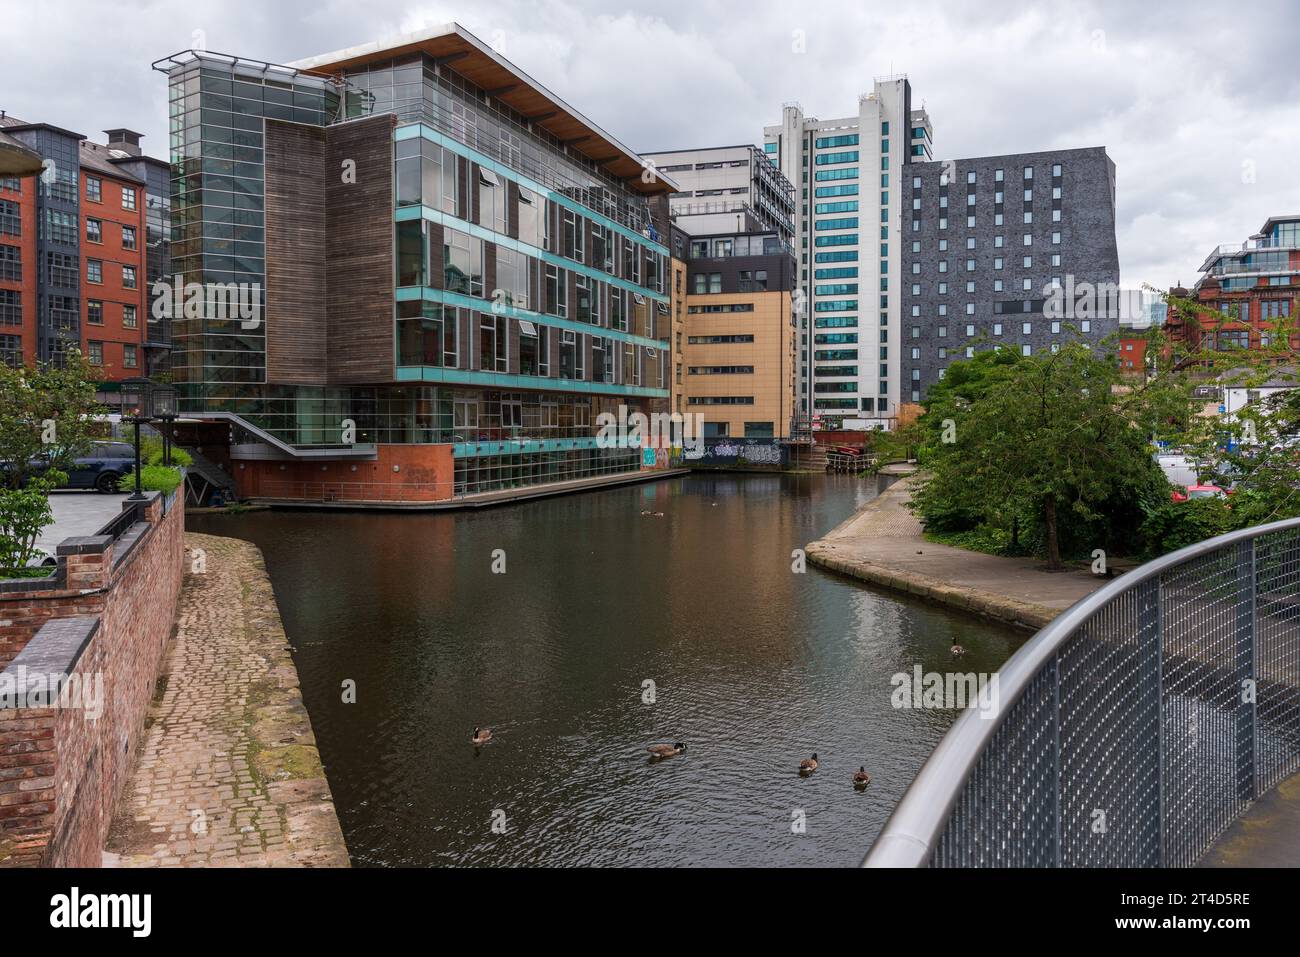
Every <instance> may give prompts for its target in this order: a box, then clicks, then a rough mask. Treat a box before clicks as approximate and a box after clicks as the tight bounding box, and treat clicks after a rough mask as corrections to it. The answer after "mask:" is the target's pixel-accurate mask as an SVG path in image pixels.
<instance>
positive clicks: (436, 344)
mask: <svg viewBox="0 0 1300 957" xmlns="http://www.w3.org/2000/svg"><path fill="white" fill-rule="evenodd" d="M462 312H464V310H462ZM456 315H457V311H456V309H455V308H454V307H453V306H443V305H440V304H438V303H434V302H419V301H408V302H399V303H398V304H397V340H398V364H399V365H406V366H444V367H446V368H455V367H456V365H457V350H456V326H457V324H456Z"/></svg>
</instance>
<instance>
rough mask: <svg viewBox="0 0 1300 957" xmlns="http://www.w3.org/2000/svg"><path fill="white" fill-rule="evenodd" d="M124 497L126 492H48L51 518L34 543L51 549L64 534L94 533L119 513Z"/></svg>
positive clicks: (66, 536) (70, 535) (64, 536)
mask: <svg viewBox="0 0 1300 957" xmlns="http://www.w3.org/2000/svg"><path fill="white" fill-rule="evenodd" d="M125 501H126V493H125V492H112V493H108V494H105V493H104V492H72V491H60V492H51V493H50V509H51V510H52V511H53V512H54V522H53V524H51V525H47V526H45V528H44V529H42V531H41V534H40V537H39V538H37V539H36V544H37V545H40V546H41V547H43V548H46V549H49V551H50V552H51V553H53V552H54V549H55V548H56V547H58V544H59V543H60V542H61V541H63V540H64V539H65V538H71V537H73V536H81V535H94V534H95V533H96V532H97V531H99V530H100V529H101V528H103V527H104V526H105V525H107V524H108V523H109V522H111V521H112V520H113V519H115V518H117V517H118V516H119V515H121V514H122V503H123V502H125Z"/></svg>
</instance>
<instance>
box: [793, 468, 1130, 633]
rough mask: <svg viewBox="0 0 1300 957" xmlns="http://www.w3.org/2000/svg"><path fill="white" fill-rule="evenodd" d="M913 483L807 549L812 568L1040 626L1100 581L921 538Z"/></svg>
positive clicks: (867, 507) (895, 489) (1077, 572)
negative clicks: (911, 503) (910, 507)
mask: <svg viewBox="0 0 1300 957" xmlns="http://www.w3.org/2000/svg"><path fill="white" fill-rule="evenodd" d="M912 481H913V479H911V478H905V479H902V480H901V481H899V482H897V483H896V484H894V485H892V486H890V488H889V489H888V490H886V491H885V492H884V493H883V494H882V495H881V496H880V497H879V498H876V499H874V500H872V501H871V502H868V503H867V504H866V505H865V506H863V508H862V509H860V510H859V511H858V513H857V514H856V515H854V516H853V517H852V518H851V519H849V520H848V521H847V522H844V523H843V524H842V525H840V526H839V527H838V528H836V529H835V530H833V531H832V532H831V533H830V534H828V535H827V536H826V537H825V538H823V539H821V540H819V541H816V542H812V543H811V544H809V545H808V547H807V549H806V551H807V554H808V559H809V561H811V562H812V563H813V564H815V565H820V566H822V567H823V568H829V569H831V570H832V571H837V572H840V573H842V574H845V575H851V576H853V577H854V578H860V579H862V580H863V581H866V582H870V583H871V584H874V585H882V586H884V587H886V588H892V589H895V590H898V591H905V592H908V593H910V594H914V595H918V596H921V597H923V598H927V599H929V600H931V601H936V602H939V603H941V604H945V605H951V606H953V607H956V608H960V609H962V610H965V611H971V612H975V613H978V614H981V615H986V616H988V617H990V618H996V619H998V620H1000V621H1005V622H1008V623H1011V624H1015V625H1018V626H1020V627H1023V628H1032V629H1038V628H1041V627H1043V625H1046V624H1047V623H1048V622H1049V621H1051V620H1052V619H1053V618H1055V617H1056V616H1057V615H1059V614H1060V613H1061V612H1062V611H1064V610H1065V609H1067V608H1069V607H1070V606H1071V605H1073V604H1074V603H1075V602H1076V601H1078V600H1079V599H1080V598H1083V597H1084V596H1086V595H1088V594H1090V593H1092V592H1093V591H1095V590H1097V589H1098V588H1100V587H1101V586H1102V585H1103V584H1105V581H1106V580H1105V579H1103V578H1098V577H1096V576H1094V575H1092V574H1091V573H1090V572H1088V571H1086V570H1079V569H1070V570H1068V571H1062V572H1049V571H1048V570H1047V567H1046V565H1044V564H1043V563H1042V562H1041V561H1037V560H1035V559H1030V558H1004V557H1001V556H998V555H985V554H983V553H981V552H972V551H967V550H966V549H964V548H954V547H952V546H950V545H940V544H937V543H935V542H929V541H926V540H925V538H923V537H922V534H921V523H920V522H919V521H917V519H916V517H915V516H913V515H912V513H911V512H910V511H909V510H908V509H907V507H906V506H907V503H908V502H909V501H910V500H911V491H910V490H911V484H912Z"/></svg>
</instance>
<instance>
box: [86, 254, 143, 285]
mask: <svg viewBox="0 0 1300 957" xmlns="http://www.w3.org/2000/svg"><path fill="white" fill-rule="evenodd" d="M86 282H88V283H91V284H93V285H102V284H103V282H104V263H103V261H102V260H99V259H87V260H86ZM122 288H123V289H134V288H136V268H135V267H134V266H122Z"/></svg>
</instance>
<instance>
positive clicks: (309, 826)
mask: <svg viewBox="0 0 1300 957" xmlns="http://www.w3.org/2000/svg"><path fill="white" fill-rule="evenodd" d="M185 544H186V547H187V549H188V550H189V555H188V557H187V568H186V574H185V584H184V588H183V590H182V592H181V599H180V609H179V621H178V631H177V634H176V637H175V639H174V640H173V642H172V646H171V648H170V649H169V650H168V653H167V661H166V664H165V665H164V669H163V676H162V677H161V678H160V679H159V689H160V691H159V693H158V694H157V695H156V697H155V698H154V701H153V703H152V704H151V705H150V708H149V717H148V719H147V722H146V732H145V740H144V744H143V745H142V747H141V750H140V753H139V754H138V755H137V756H136V766H135V768H134V769H133V771H132V780H131V782H130V784H129V786H128V788H127V793H126V795H125V797H124V800H123V806H121V807H119V808H118V811H117V814H116V816H115V817H114V820H113V826H112V831H111V833H110V834H109V839H108V847H107V849H106V851H105V854H104V864H105V866H121V867H157V866H163V867H167V866H174V867H182V866H184V867H203V866H236V867H265V866H276V867H295V866H304V867H346V866H347V865H348V857H347V850H346V848H345V846H344V843H343V834H342V831H341V830H340V828H339V823H338V818H337V816H336V815H335V811H334V803H333V799H332V798H331V796H330V790H329V785H328V784H327V783H326V781H325V775H324V771H323V769H322V768H321V764H320V756H319V754H318V753H317V750H316V741H315V738H314V737H313V736H312V732H311V722H310V720H309V719H308V717H307V711H306V709H305V708H304V707H303V704H302V696H301V694H300V692H299V690H298V674H297V671H296V670H295V668H294V665H293V661H292V660H291V659H290V657H289V651H288V646H287V640H286V638H285V634H284V627H283V625H281V623H280V613H279V610H278V608H277V607H276V604H275V597H274V595H273V594H272V592H271V583H270V581H269V580H268V579H267V577H266V569H265V566H264V565H263V563H262V555H261V552H260V551H259V550H258V549H257V548H256V547H255V546H254V545H252V544H250V543H248V542H243V541H239V540H237V539H233V538H218V537H215V536H212V535H195V534H187V535H186V536H185ZM194 549H201V550H202V561H203V564H204V566H205V567H204V568H202V569H200V568H196V566H195V559H196V558H197V557H198V553H196V552H194Z"/></svg>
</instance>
